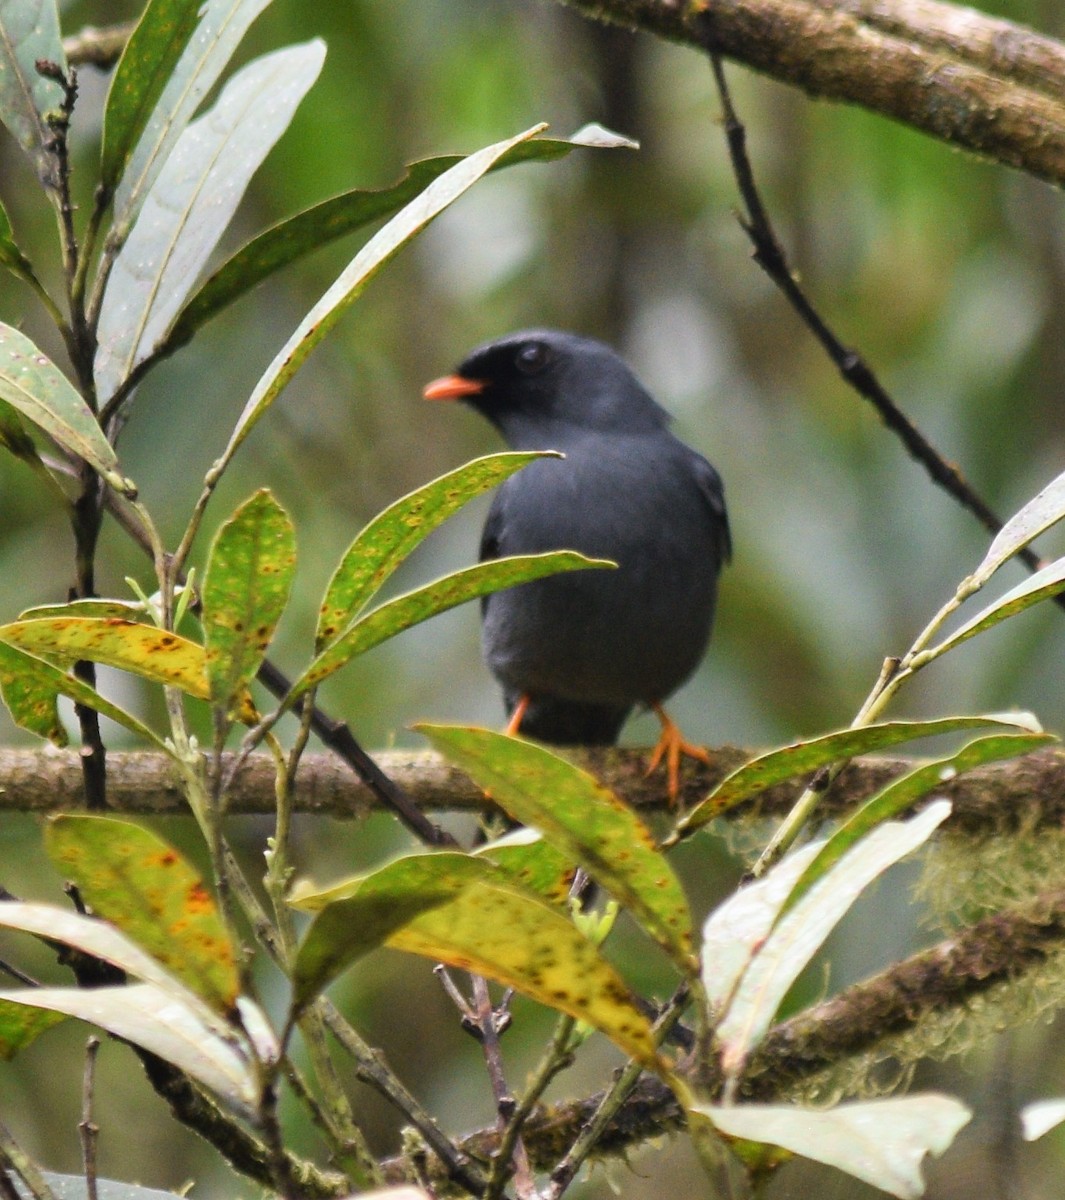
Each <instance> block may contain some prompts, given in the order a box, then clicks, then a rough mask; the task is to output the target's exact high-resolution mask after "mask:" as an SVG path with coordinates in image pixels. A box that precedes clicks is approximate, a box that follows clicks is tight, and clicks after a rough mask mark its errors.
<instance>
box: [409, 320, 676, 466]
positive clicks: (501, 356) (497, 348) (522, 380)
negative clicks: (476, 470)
mask: <svg viewBox="0 0 1065 1200" xmlns="http://www.w3.org/2000/svg"><path fill="white" fill-rule="evenodd" d="M423 394H424V395H425V397H426V399H428V400H463V401H465V402H466V403H467V404H469V405H470V406H471V407H472V408H475V409H477V411H478V412H480V413H482V414H483V415H484V416H486V417H487V418H488V419H489V420H490V421H491V422H492V423H493V424H494V425H496V426H497V427H498V428H499V430H500V431H501V432H502V434H503V436H504V437H505V438H506V439H507V441H508V442H509V443H510V444H511V445H512V446H515V447H517V448H519V449H536V448H541V447H543V446H545V445H547V444H549V443H550V441H551V439H552V438H564V437H565V435H566V432H567V431H571V430H576V429H580V430H595V431H599V432H624V433H636V432H639V431H640V430H644V429H646V430H650V429H660V428H661V427H662V426H664V425H665V424H666V423H667V422H668V420H669V418H668V415H667V414H666V412H665V410H664V409H662V408H660V407H659V405H658V404H656V403H655V401H654V400H652V399H651V397H650V396H649V395H648V393H647V392H646V391H645V389H644V388H643V386H642V385H641V384H640V381H639V380H638V379H637V378H636V376H635V375H634V374H633V373H632V371H631V370H630V369H629V368H628V367H627V366H626V365H625V363H624V362H623V361H622V360H621V358H620V357H619V356H618V355H617V354H616V353H615V352H614V351H613V350H612V349H611V348H610V347H609V346H607V345H606V344H605V343H603V342H599V341H596V340H595V339H594V338H586V337H579V336H578V335H577V334H573V333H562V332H559V331H557V330H551V329H534V330H525V331H523V332H521V333H512V334H509V335H508V336H507V337H504V338H500V339H499V340H498V341H494V342H489V343H488V344H487V345H484V346H480V347H478V349H476V350H474V351H473V353H472V354H470V355H469V356H468V357H467V358H466V359H464V360H463V362H462V363H460V364H459V366H458V368H457V370H456V371H455V373H454V374H452V375H446V376H444V377H443V378H442V379H437V380H434V381H433V382H432V383H430V384H429V385H428V387H426V389H425V391H424V393H423ZM556 444H562V443H561V442H558V443H556Z"/></svg>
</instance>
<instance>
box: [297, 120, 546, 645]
mask: <svg viewBox="0 0 1065 1200" xmlns="http://www.w3.org/2000/svg"><path fill="white" fill-rule="evenodd" d="M534 144H535V143H534ZM542 457H543V453H542V452H540V451H534V452H532V453H516V452H514V451H507V452H505V453H503V454H490V455H488V456H487V457H485V458H478V459H474V461H473V462H470V463H467V464H466V465H465V466H464V467H459V468H458V470H457V471H451V472H449V473H448V474H447V475H442V476H441V477H440V478H439V479H434V480H433V481H432V482H431V483H427V484H426V485H425V486H424V487H420V488H418V490H417V491H414V492H411V493H410V494H409V495H407V496H403V497H401V498H400V499H399V500H397V501H396V502H395V503H394V504H391V505H389V507H388V508H386V509H385V511H384V512H383V513H380V514H379V515H378V516H376V517H374V519H373V520H372V521H371V522H370V523H369V525H367V526H366V528H365V529H364V530H363V531H362V532H361V533H360V534H359V536H358V537H357V538H356V539H355V541H354V542H352V543H351V545H350V546H349V547H348V549H347V550H346V551H345V553H344V557H343V558H342V559H341V560H340V565H339V566H338V567H337V569H336V571H335V572H334V573H333V578H332V579H330V581H329V586H328V587H327V588H326V592H325V596H324V597H323V599H322V606H321V608H320V610H319V612H318V630H317V633H316V635H315V643H314V649H315V653H316V654H317V653H320V652H321V651H322V650H324V649H325V647H326V646H328V645H330V644H332V643H333V642H335V641H336V640H337V639H338V638H339V637H340V636H341V635H342V634H343V633H345V632H346V631H347V628H348V626H349V625H350V624H351V622H352V621H353V620H354V619H355V618H356V617H357V616H358V615H359V612H360V611H361V610H362V609H363V608H364V607H365V605H366V604H367V602H368V601H369V599H370V597H371V596H373V595H374V593H375V592H376V591H377V590H378V589H379V588H380V587H381V585H382V584H383V583H384V582H385V580H386V579H388V577H389V576H390V575H391V574H392V572H393V571H395V569H396V568H397V567H398V566H399V564H400V563H401V562H403V560H404V559H405V558H406V557H407V556H408V555H409V554H410V553H411V551H412V550H413V549H414V548H415V546H417V545H418V544H419V542H421V541H422V540H423V539H424V538H426V537H428V535H429V534H430V533H432V531H433V530H434V529H436V528H437V527H438V526H440V525H442V524H443V523H444V521H446V520H447V519H448V517H450V516H452V515H453V514H454V513H456V512H458V510H459V509H460V508H462V506H463V505H464V504H467V503H468V502H469V501H470V500H472V499H473V498H474V497H475V496H480V495H482V494H483V493H484V492H486V491H488V490H489V488H493V487H497V486H498V485H499V484H501V483H502V482H503V480H504V479H507V478H509V477H510V476H511V475H513V474H514V473H515V471H519V470H521V468H522V467H524V466H525V465H526V464H527V463H530V462H532V460H533V459H534V458H542Z"/></svg>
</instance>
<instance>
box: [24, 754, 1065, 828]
mask: <svg viewBox="0 0 1065 1200" xmlns="http://www.w3.org/2000/svg"><path fill="white" fill-rule="evenodd" d="M754 754H755V751H754V750H746V749H741V748H739V747H736V746H722V747H719V748H717V749H714V750H712V751H711V764H710V765H709V766H704V765H702V764H701V763H695V762H690V763H686V764H685V767H684V771H683V774H682V777H681V795H680V799H681V801H682V803H683V804H685V805H689V806H690V805H693V804H695V803H697V802H698V801H699V800H701V799H702V798H703V797H704V796H705V795H706V793H707V792H708V791H709V790H710V788H711V787H713V786H714V785H715V784H717V783H718V782H719V781H720V780H721V779H723V778H724V777H725V776H726V775H728V774H730V773H731V772H732V771H734V770H735V769H736V768H737V767H739V766H740V765H741V764H743V763H745V762H747V761H748V760H749V759H750V758H752V757H753V756H754ZM374 757H375V759H376V761H377V762H378V763H379V764H380V766H381V767H382V768H383V769H384V770H385V771H386V772H387V773H388V774H389V776H391V777H392V778H393V779H395V780H396V782H397V783H399V784H400V785H401V786H402V787H403V788H404V789H405V790H406V791H407V792H408V793H409V794H410V796H411V797H412V798H413V800H414V801H415V802H416V803H417V804H418V806H419V807H420V808H422V809H424V810H425V811H427V812H462V811H470V810H475V809H481V808H484V806H485V798H484V794H483V793H482V792H481V791H480V790H479V789H478V788H477V787H476V786H475V785H474V784H473V783H472V782H471V781H470V779H469V778H468V777H467V776H466V775H464V774H463V773H462V772H461V771H459V770H458V769H457V768H455V767H451V766H449V765H448V764H447V763H446V762H445V761H444V760H443V759H442V758H441V757H440V756H439V755H438V754H435V753H433V752H432V751H429V750H410V751H406V750H388V751H384V752H382V753H380V754H377V755H375V756H374ZM571 757H572V758H573V759H574V761H576V762H578V763H580V764H581V765H582V766H584V767H586V768H587V769H588V770H589V771H591V772H592V774H593V775H595V776H596V777H597V778H598V779H600V780H601V781H602V782H603V783H605V784H607V786H609V787H611V788H613V789H614V790H615V791H617V792H618V794H619V795H621V796H622V797H624V798H625V799H626V800H627V801H628V802H629V803H630V804H632V805H634V806H635V807H637V808H641V809H649V810H661V811H666V809H667V796H666V789H665V784H664V782H663V780H662V778H661V777H659V776H651V777H650V778H647V777H646V776H645V773H644V772H645V768H646V763H647V755H646V751H645V750H636V749H624V750H613V749H611V750H585V751H579V752H574V753H573V754H572V755H571ZM228 761H232V760H231V759H229V758H228V757H224V758H223V769H224V768H225V765H226V764H227V762H228ZM918 761H919V760H916V759H912V758H863V759H858V760H856V761H855V762H853V763H852V764H851V765H850V766H849V767H848V768H847V769H846V770H845V771H844V772H843V774H842V775H841V776H840V778H839V780H838V782H837V783H836V784H835V785H834V787H833V789H832V792H831V793H830V795H829V796H828V797H826V799H825V803H824V806H823V807H822V809H821V810H820V811H822V812H823V813H824V815H825V816H826V817H829V816H831V815H833V814H834V813H839V812H841V811H847V810H849V809H851V808H852V807H853V805H854V804H855V803H856V802H857V801H858V800H859V799H861V798H863V797H866V796H868V795H869V794H870V793H872V792H874V791H876V790H877V789H878V788H881V787H883V786H884V785H885V784H887V783H889V782H890V781H891V780H892V779H895V778H897V777H898V776H899V775H902V774H904V773H906V772H907V771H911V770H913V768H914V767H915V766H916V765H917V764H918ZM107 763H108V800H109V802H110V804H111V807H112V810H113V811H115V812H125V813H132V814H142V815H155V816H173V815H177V814H180V813H182V812H185V811H187V808H186V805H185V801H184V798H183V794H182V792H181V788H180V786H179V781H178V779H177V776H176V775H175V774H174V771H173V767H172V765H171V763H170V760H169V759H168V758H167V757H166V756H165V755H162V754H157V753H152V752H149V751H113V752H111V753H110V754H108V756H107ZM804 782H805V780H804V779H798V780H793V781H791V782H789V783H786V784H782V785H780V786H778V787H773V788H770V789H769V790H768V791H766V792H763V793H762V794H761V796H759V797H758V798H757V800H756V801H754V802H753V803H752V804H748V805H745V806H742V807H741V808H739V809H737V810H736V814H735V815H737V816H750V815H751V814H752V812H756V813H760V814H762V815H765V816H780V815H781V814H783V813H784V812H786V811H787V810H788V808H789V806H790V805H791V804H793V803H794V801H795V799H796V797H797V796H798V795H799V793H800V791H801V788H802V785H803V783H804ZM936 795H941V796H946V797H947V798H948V799H950V800H952V801H953V803H954V810H955V811H954V814H953V816H952V817H951V820H950V823H949V824H948V826H947V828H949V829H953V830H956V831H964V832H967V833H972V834H979V833H981V832H992V831H994V832H1010V831H1016V830H1020V829H1029V828H1038V827H1039V826H1041V825H1049V826H1062V825H1065V752H1063V751H1060V750H1042V751H1040V752H1038V753H1036V754H1030V755H1027V756H1025V757H1024V758H1019V759H1015V760H1013V761H1011V762H1007V763H1001V764H995V765H993V766H989V767H984V768H981V769H979V770H975V771H970V772H968V773H967V774H965V775H962V776H960V777H958V778H957V779H953V780H950V781H947V782H945V783H944V784H943V785H942V787H940V788H938V789H937V790H936ZM83 803H84V800H83V793H82V780H81V764H80V755H79V754H78V752H77V751H75V750H69V751H68V750H64V751H58V750H14V749H0V813H4V812H7V813H11V812H28V813H56V812H72V811H77V810H78V809H80V808H81V807H82V806H83ZM293 803H294V809H295V811H297V812H304V813H318V814H320V815H322V816H334V817H349V818H360V817H364V816H366V815H367V814H368V813H369V812H370V811H371V810H373V809H374V808H379V807H380V805H379V802H378V801H377V800H376V799H375V797H374V795H373V793H372V792H371V790H370V789H369V788H368V787H367V786H366V785H365V784H363V783H361V782H360V781H359V780H358V779H357V778H356V777H355V776H354V775H353V774H352V773H351V772H350V771H349V770H348V769H347V768H346V767H345V766H344V764H343V763H341V762H340V760H339V759H337V758H336V757H335V756H333V755H327V754H308V755H305V756H304V759H303V762H302V763H301V765H300V771H299V774H298V776H297V779H296V788H295V795H294V800H293ZM273 806H274V766H273V763H272V760H271V759H270V758H269V757H268V756H267V755H253V756H252V757H251V758H250V759H249V760H248V762H247V763H246V764H245V766H244V767H243V768H242V769H241V771H240V772H239V773H238V775H237V777H236V778H235V780H234V784H233V792H232V796H231V799H230V801H229V804H228V808H227V811H228V812H229V813H231V814H233V815H240V814H245V815H248V814H255V813H271V812H273Z"/></svg>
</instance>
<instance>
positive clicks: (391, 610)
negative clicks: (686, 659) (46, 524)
mask: <svg viewBox="0 0 1065 1200" xmlns="http://www.w3.org/2000/svg"><path fill="white" fill-rule="evenodd" d="M614 565H615V564H614V563H611V562H606V561H605V560H603V559H595V558H585V557H584V555H583V554H577V553H576V551H573V550H556V551H552V552H551V553H549V554H522V555H515V556H514V557H512V558H495V559H492V560H491V561H490V562H483V563H478V564H477V565H476V566H473V567H466V568H465V569H464V570H461V571H456V572H455V573H454V574H453V575H445V576H444V578H442V579H437V580H435V581H434V582H433V583H427V584H426V585H425V587H421V588H418V589H417V590H415V591H413V592H407V593H406V594H405V595H402V596H397V597H396V598H395V599H394V600H389V601H388V603H386V604H382V605H381V606H380V607H378V608H375V609H374V610H373V612H370V613H367V614H366V616H364V617H361V618H360V619H359V620H357V621H356V622H355V623H354V624H353V625H350V626H348V628H347V630H346V631H345V632H344V633H342V634H341V635H340V636H339V637H337V638H335V639H334V640H333V641H332V642H331V643H330V644H329V645H328V646H327V647H326V648H325V650H323V651H322V652H321V654H319V655H318V656H317V657H316V658H315V659H314V661H313V662H312V663H311V665H310V666H309V667H308V668H307V670H306V671H304V673H303V674H302V675H301V676H300V678H299V679H298V680H297V681H296V683H295V684H294V685H293V687H292V690H291V691H290V692H289V695H288V698H287V700H286V704H287V705H288V706H291V705H292V704H293V703H295V701H296V700H298V699H299V697H300V696H302V695H303V694H304V693H305V692H307V691H309V690H310V689H311V688H313V687H317V686H318V684H320V683H321V682H322V680H323V679H326V678H327V677H328V676H330V675H332V674H333V672H334V671H338V670H339V669H340V668H341V667H343V666H344V665H345V664H346V663H349V662H350V661H351V660H352V659H353V658H355V657H356V655H359V654H365V653H366V651H367V650H371V649H373V647H374V646H377V645H380V643H381V642H384V641H387V640H388V639H389V638H391V637H395V636H396V634H397V633H402V632H403V630H404V629H409V628H410V627H411V626H412V625H418V624H420V623H421V622H422V621H426V620H428V619H429V618H430V617H435V616H436V615H437V613H442V612H447V610H448V609H449V608H454V607H455V606H456V605H458V604H465V603H466V601H467V600H474V599H476V598H477V597H478V596H484V595H487V594H488V593H489V592H498V591H501V590H502V589H503V588H508V587H513V586H514V585H515V584H518V583H526V582H527V581H528V580H530V579H540V578H542V577H543V576H544V575H556V574H558V573H559V572H561V571H578V570H582V569H583V568H586V567H613V566H614ZM0 636H2V627H0Z"/></svg>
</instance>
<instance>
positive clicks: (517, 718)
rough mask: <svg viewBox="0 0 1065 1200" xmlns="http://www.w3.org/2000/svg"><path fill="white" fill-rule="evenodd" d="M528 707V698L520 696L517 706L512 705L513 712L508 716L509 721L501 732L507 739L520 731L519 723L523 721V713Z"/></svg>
mask: <svg viewBox="0 0 1065 1200" xmlns="http://www.w3.org/2000/svg"><path fill="white" fill-rule="evenodd" d="M528 707H529V697H528V696H522V698H521V699H520V700H519V701H518V703H517V704H515V705H514V711H513V712H512V713H511V714H510V720H509V721H508V722H507V727H506V729H504V730H503V732H504V733H505V734H507V735H508V736H509V737H516V736H517V734H518V731H519V730H520V729H521V723H522V721H523V720H524V719H525V712H526V710H527V709H528Z"/></svg>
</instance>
